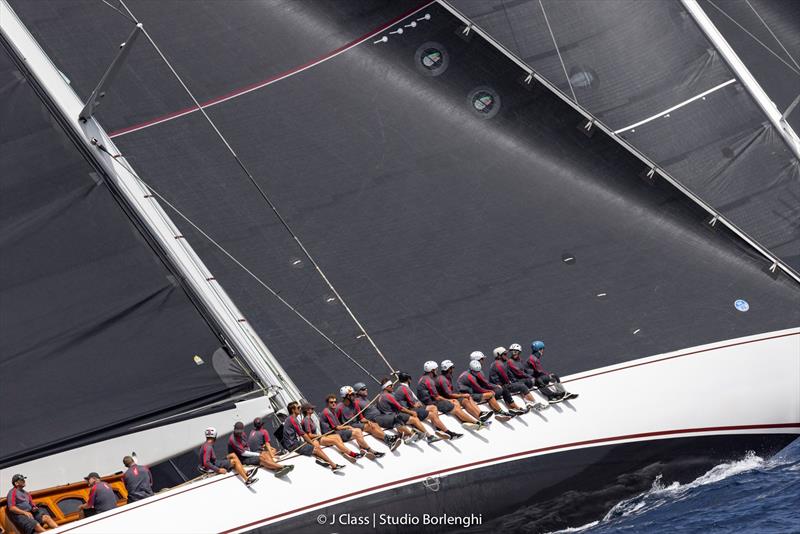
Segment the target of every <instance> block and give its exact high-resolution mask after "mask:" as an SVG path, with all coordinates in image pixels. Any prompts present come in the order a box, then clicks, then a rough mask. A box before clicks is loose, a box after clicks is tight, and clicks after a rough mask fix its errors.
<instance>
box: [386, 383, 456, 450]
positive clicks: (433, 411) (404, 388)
mask: <svg viewBox="0 0 800 534" xmlns="http://www.w3.org/2000/svg"><path fill="white" fill-rule="evenodd" d="M410 383H411V375H409V374H407V373H398V374H397V385H396V387H395V388H394V398H395V399H397V402H399V403H400V404H402V405H403V406H405V407H406V408H408V409H409V410H411V411H413V412H416V414H417V418H418V419H419V420H420V421H425V420H426V419H428V420H429V421H430V423H431V424H432V425H433V427H434V428H435V429H436V435H437V436H439V437H440V438H443V439H458V438H460V437H461V436H463V435H464V434H460V433H458V432H453V431H452V430H450V429H448V428H447V427H446V426H445V424H444V422H442V419H441V418H440V417H439V410H438V409H437V408H436V406H434V405H433V404H427V405H426V404H422V402H420V400H419V399H418V398H417V396H416V395H415V394H414V392H412V391H411V388H410V387H409V384H410ZM452 409H453V407H452V404H451V405H450V410H449V411H452Z"/></svg>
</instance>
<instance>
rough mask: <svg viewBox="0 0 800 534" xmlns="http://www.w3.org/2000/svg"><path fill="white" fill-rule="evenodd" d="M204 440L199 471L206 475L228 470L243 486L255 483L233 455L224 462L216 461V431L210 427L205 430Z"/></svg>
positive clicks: (223, 472) (200, 452) (200, 453)
mask: <svg viewBox="0 0 800 534" xmlns="http://www.w3.org/2000/svg"><path fill="white" fill-rule="evenodd" d="M205 436H206V440H205V442H203V445H201V446H200V451H199V456H200V466H199V467H200V469H201V470H203V471H205V472H207V473H219V474H221V475H222V474H225V473H227V472H228V471H229V470H231V469H233V470H234V471H236V474H238V475H239V476H240V477H242V480H243V481H244V483H245V484H247V485H250V484H252V483H253V482H255V481H256V479H255V478H253V477H250V475H248V474H247V471H245V470H244V466H243V465H242V462H240V461H239V458H237V457H236V455H235V454H228V457H227V458H226V459H225V460H220V461H217V454H216V453H215V452H214V442H215V441H217V429H216V428H214V427H213V426H210V427H208V428H206V429H205Z"/></svg>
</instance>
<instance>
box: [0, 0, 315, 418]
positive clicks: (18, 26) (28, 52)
mask: <svg viewBox="0 0 800 534" xmlns="http://www.w3.org/2000/svg"><path fill="white" fill-rule="evenodd" d="M0 31H2V34H3V36H4V37H5V38H6V39H7V41H8V42H9V43H10V44H11V45H12V46H13V47H14V49H15V51H16V53H17V55H18V56H19V57H20V58H21V59H23V60H24V61H25V64H26V66H27V68H28V69H29V70H30V71H31V73H32V74H33V75H34V76H35V77H36V79H37V80H38V82H39V83H40V85H41V86H42V87H43V89H44V91H45V92H46V93H47V96H48V97H49V98H50V100H51V101H52V102H53V103H54V104H55V106H56V107H57V108H58V111H59V112H60V113H61V115H62V116H63V118H64V119H65V120H66V122H67V123H68V127H69V128H71V129H72V130H73V133H75V134H76V136H77V137H78V138H79V139H80V140H81V142H82V143H83V144H84V145H85V147H86V149H87V150H88V151H89V152H91V153H92V154H93V155H94V157H95V160H96V161H97V162H99V164H100V165H101V166H102V168H103V170H104V171H105V172H106V174H107V175H108V177H109V179H110V180H112V181H113V182H114V184H115V185H116V187H117V189H118V191H119V192H120V193H121V194H122V195H123V196H124V198H125V200H126V202H127V203H128V204H129V206H130V207H131V208H132V209H133V210H134V211H135V212H136V215H137V216H138V218H139V220H140V222H141V223H142V224H143V225H145V227H146V228H147V229H148V231H149V232H150V233H151V235H152V236H153V238H154V239H155V240H156V241H157V242H158V244H159V245H160V246H161V247H162V249H163V250H164V251H165V252H166V254H167V257H168V259H169V261H170V263H171V265H173V266H174V267H175V268H176V269H177V270H178V272H179V274H180V276H181V277H182V278H183V279H184V280H185V282H186V283H187V284H188V285H189V287H191V289H192V291H193V292H194V294H195V295H196V296H197V297H198V298H199V299H200V300H201V301H202V303H203V305H204V307H205V308H206V310H207V311H208V312H209V313H210V315H211V316H212V317H213V319H214V321H215V323H216V324H217V325H219V327H220V328H221V329H222V334H223V335H224V336H225V337H226V338H227V340H228V341H229V342H230V343H231V345H232V346H233V347H235V348H236V349H237V351H238V352H239V355H240V356H241V358H242V359H244V361H245V362H246V363H247V364H248V366H249V367H250V368H251V369H252V370H253V372H254V373H255V374H256V375H257V378H258V379H259V381H260V382H261V383H262V384H264V386H266V387H267V390H268V391H266V392H265V393H266V394H268V395H269V396H273V395H274V397H275V401H276V402H277V403H278V404H279V406H285V405H286V404H287V403H288V402H290V401H292V400H297V399H299V398H300V397H301V396H302V395H301V393H300V391H299V389H298V388H297V386H296V385H295V384H294V382H293V381H292V380H291V378H289V376H288V375H287V374H286V371H284V370H283V368H282V367H281V365H280V364H279V363H278V361H277V360H276V359H275V357H274V356H273V354H272V353H271V352H270V351H269V349H268V348H267V347H266V345H265V344H264V342H263V341H262V340H261V338H260V337H259V336H258V334H257V333H256V332H255V331H254V330H253V329H252V328H251V327H250V325H249V324H248V322H247V320H246V319H245V318H244V316H243V314H242V313H241V312H240V311H239V310H238V308H237V307H236V305H235V304H234V303H233V301H232V300H231V299H230V297H229V296H228V294H227V293H226V292H225V290H224V289H223V288H222V286H221V285H220V284H219V282H217V281H216V279H215V278H214V275H213V274H212V273H211V272H210V271H209V270H208V268H206V266H205V265H204V264H203V262H202V260H201V259H200V257H199V256H198V255H197V254H196V253H195V251H194V250H193V249H192V247H191V245H189V243H187V241H186V239H184V237H183V234H182V233H181V232H180V230H179V229H178V228H177V226H175V224H174V223H173V222H172V220H171V219H170V218H169V215H168V214H167V213H166V212H165V211H164V210H163V209H162V207H161V205H160V204H159V203H158V201H157V200H156V197H155V196H154V195H152V193H151V191H150V190H149V189H148V188H147V187H146V186H145V184H144V183H143V182H142V181H141V180H140V179H139V177H138V176H133V175H132V174H131V173H130V171H131V170H132V167H131V165H130V163H128V162H126V161H125V160H124V158H122V157H116V158H115V157H112V155H111V154H113V155H118V154H120V152H119V150H118V149H117V147H116V146H115V145H114V142H113V141H112V140H111V139H110V138H109V137H108V135H107V134H106V132H105V130H103V128H102V127H101V126H100V124H99V123H98V122H97V120H95V119H94V118H93V117H89V118H88V120H86V122H82V121H81V120H80V119H79V116H80V114H81V110H82V109H83V108H84V102H82V101H81V99H80V98H79V97H78V95H77V94H76V93H75V91H74V90H73V89H72V87H71V86H70V85H69V83H68V82H67V81H66V80H65V78H64V76H63V75H62V74H61V71H59V70H58V68H57V67H56V66H55V65H54V64H53V63H52V61H50V58H49V57H48V56H47V54H45V52H44V51H43V50H42V48H41V47H40V46H39V44H38V43H37V42H36V40H35V39H34V38H33V36H32V35H31V34H30V32H28V29H27V28H26V27H25V26H24V24H23V23H22V21H21V20H20V19H19V18H18V17H17V15H16V13H14V11H13V9H11V6H10V5H9V4H8V3H7V1H6V0H0ZM98 145H102V146H103V147H104V148H105V149H106V150H107V152H105V151H102V150H101V149H100V148H99V147H98ZM109 153H110V154H109ZM126 167H127V169H126Z"/></svg>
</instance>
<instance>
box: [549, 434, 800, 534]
mask: <svg viewBox="0 0 800 534" xmlns="http://www.w3.org/2000/svg"><path fill="white" fill-rule="evenodd" d="M575 532H580V533H581V534H610V533H639V532H669V533H687V534H688V533H693V534H694V533H703V534H708V533H714V532H736V533H742V532H747V533H750V532H753V533H789V532H793V533H800V439H798V440H795V441H794V442H793V443H791V444H790V445H789V446H788V447H786V448H785V449H784V450H782V451H781V452H780V453H778V454H777V455H776V456H774V457H772V458H770V459H769V460H764V459H762V458H759V457H758V456H756V455H754V454H752V453H751V454H747V455H745V456H744V457H743V458H741V459H739V460H738V461H735V462H730V463H724V464H720V465H717V466H715V467H714V468H712V469H711V470H709V471H708V472H707V473H705V474H703V475H702V476H700V477H698V478H697V479H695V480H694V481H692V482H689V483H687V484H677V483H675V484H670V485H664V484H662V483H661V481H660V480H658V479H657V480H656V481H655V482H654V483H653V486H652V487H651V488H650V489H649V490H647V491H646V492H644V493H641V494H640V495H637V496H635V497H632V498H630V499H625V500H623V501H621V502H619V503H618V504H617V505H616V506H614V507H613V508H612V509H611V510H610V511H609V512H608V513H607V514H606V516H605V517H604V518H603V519H602V520H600V521H595V522H593V523H590V524H588V525H582V526H575V527H572V528H567V529H564V530H560V531H557V534H567V533H575ZM554 534H555V533H554Z"/></svg>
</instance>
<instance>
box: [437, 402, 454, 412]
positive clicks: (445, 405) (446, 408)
mask: <svg viewBox="0 0 800 534" xmlns="http://www.w3.org/2000/svg"><path fill="white" fill-rule="evenodd" d="M453 408H455V404H453V401H449V400H447V399H439V400H437V401H436V409H437V410H439V413H450V412H452V411H453Z"/></svg>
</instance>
